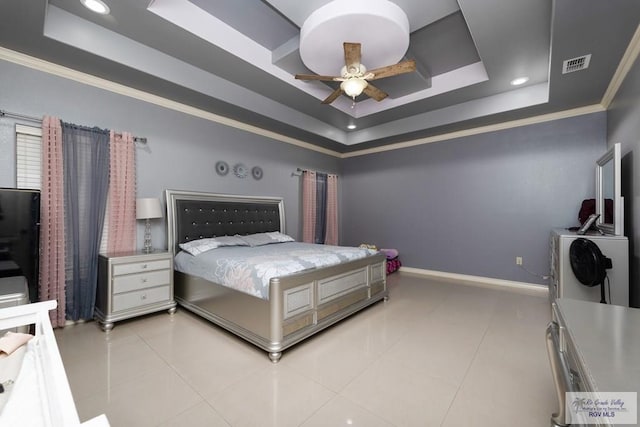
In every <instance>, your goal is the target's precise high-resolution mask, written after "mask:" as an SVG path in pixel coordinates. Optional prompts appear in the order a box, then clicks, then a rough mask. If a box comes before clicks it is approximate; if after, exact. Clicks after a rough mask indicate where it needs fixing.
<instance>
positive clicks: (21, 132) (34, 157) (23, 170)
mask: <svg viewBox="0 0 640 427" xmlns="http://www.w3.org/2000/svg"><path fill="white" fill-rule="evenodd" d="M16 188H25V189H27V188H28V189H32V190H41V189H42V129H41V128H39V127H35V126H26V125H20V124H16ZM107 206H108V202H107ZM108 238H109V215H108V211H107V213H106V214H105V218H104V226H103V228H102V241H101V242H100V252H101V253H105V252H107V242H108Z"/></svg>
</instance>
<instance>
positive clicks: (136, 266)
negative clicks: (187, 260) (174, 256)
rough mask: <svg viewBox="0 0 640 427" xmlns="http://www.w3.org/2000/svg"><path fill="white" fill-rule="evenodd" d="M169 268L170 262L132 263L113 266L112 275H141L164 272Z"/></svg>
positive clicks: (165, 260)
mask: <svg viewBox="0 0 640 427" xmlns="http://www.w3.org/2000/svg"><path fill="white" fill-rule="evenodd" d="M169 268H171V260H169V259H161V260H158V261H148V262H132V263H128V264H115V265H114V266H113V275H114V276H120V275H123V274H132V273H143V272H145V271H152V270H164V269H169Z"/></svg>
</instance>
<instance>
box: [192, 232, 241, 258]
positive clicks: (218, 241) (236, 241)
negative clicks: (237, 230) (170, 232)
mask: <svg viewBox="0 0 640 427" xmlns="http://www.w3.org/2000/svg"><path fill="white" fill-rule="evenodd" d="M222 246H249V244H248V243H247V242H245V241H244V240H242V239H241V238H239V237H237V236H220V237H212V238H208V239H199V240H193V241H191V242H186V243H180V249H182V250H183V251H185V252H188V253H190V254H191V255H194V256H196V255H200V254H201V253H203V252H206V251H210V250H211V249H216V248H220V247H222Z"/></svg>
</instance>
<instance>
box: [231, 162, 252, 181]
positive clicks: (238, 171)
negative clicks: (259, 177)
mask: <svg viewBox="0 0 640 427" xmlns="http://www.w3.org/2000/svg"><path fill="white" fill-rule="evenodd" d="M233 173H234V174H235V175H236V176H237V177H238V178H246V177H247V175H248V174H249V170H248V169H247V167H246V166H245V165H243V164H242V163H238V164H237V165H235V166H234V167H233Z"/></svg>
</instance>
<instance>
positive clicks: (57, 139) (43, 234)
mask: <svg viewBox="0 0 640 427" xmlns="http://www.w3.org/2000/svg"><path fill="white" fill-rule="evenodd" d="M62 165H63V155H62V126H61V125H60V120H59V119H58V118H56V117H49V116H45V117H44V118H43V121H42V171H41V172H42V188H41V196H40V203H41V207H40V278H39V282H38V299H39V300H40V301H47V300H56V301H57V302H58V307H57V308H56V309H55V310H51V311H50V312H49V317H50V318H51V324H52V326H53V327H58V326H63V325H64V322H65V262H64V255H65V254H64V241H65V229H64V183H63V174H62Z"/></svg>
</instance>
